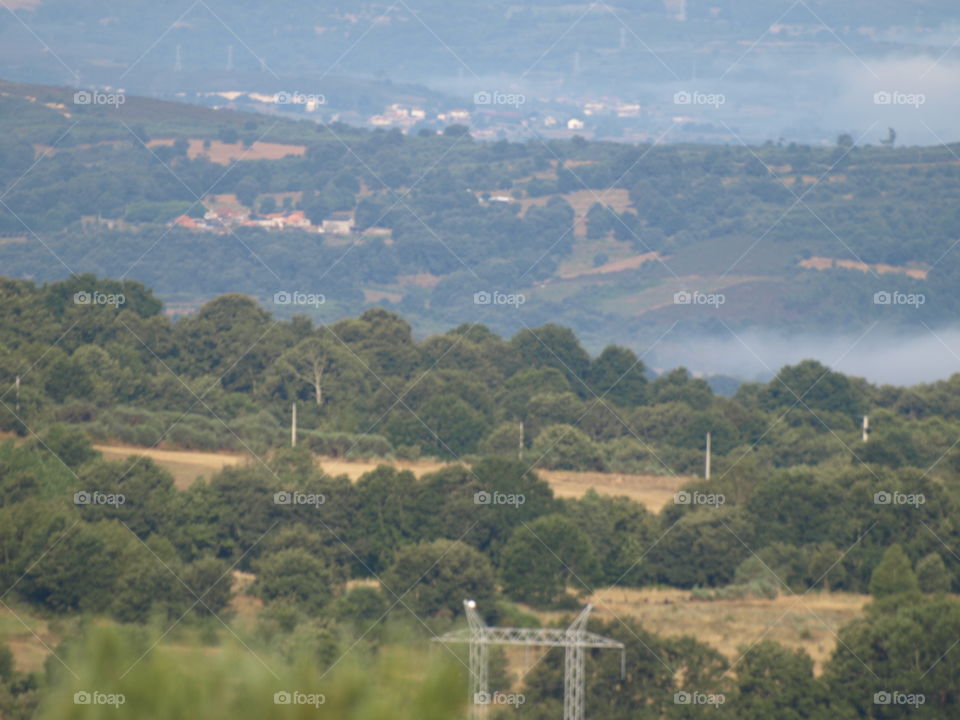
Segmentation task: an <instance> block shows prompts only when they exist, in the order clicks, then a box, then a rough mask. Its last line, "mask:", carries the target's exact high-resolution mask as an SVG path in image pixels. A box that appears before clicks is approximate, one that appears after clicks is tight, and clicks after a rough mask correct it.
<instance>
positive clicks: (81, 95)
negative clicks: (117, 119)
mask: <svg viewBox="0 0 960 720" xmlns="http://www.w3.org/2000/svg"><path fill="white" fill-rule="evenodd" d="M126 101H127V96H126V95H124V94H123V93H103V92H97V91H95V90H77V91H76V92H75V93H74V94H73V104H74V105H112V106H113V107H114V108H118V107H120V106H121V105H123V104H124V103H125V102H126Z"/></svg>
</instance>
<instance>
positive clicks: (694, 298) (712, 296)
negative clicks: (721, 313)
mask: <svg viewBox="0 0 960 720" xmlns="http://www.w3.org/2000/svg"><path fill="white" fill-rule="evenodd" d="M725 302H727V296H726V295H724V294H723V293H702V292H700V291H699V290H694V291H693V292H690V291H688V290H681V291H680V292H676V293H674V294H673V304H674V305H706V306H708V307H714V308H719V307H720V306H721V305H723V304H724V303H725Z"/></svg>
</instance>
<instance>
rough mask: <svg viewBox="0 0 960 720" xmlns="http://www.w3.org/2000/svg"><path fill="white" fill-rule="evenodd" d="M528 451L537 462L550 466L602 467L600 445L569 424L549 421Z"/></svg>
mask: <svg viewBox="0 0 960 720" xmlns="http://www.w3.org/2000/svg"><path fill="white" fill-rule="evenodd" d="M531 453H532V454H533V456H534V458H536V463H537V465H539V466H541V467H545V468H549V469H551V470H603V469H604V467H605V462H604V460H603V455H602V454H601V452H600V449H599V448H598V447H597V445H596V443H594V442H593V441H592V440H591V439H590V438H588V437H587V436H586V435H585V434H584V433H583V431H581V430H579V429H577V428H575V427H573V426H571V425H550V426H549V427H547V428H545V429H544V430H543V432H541V433H540V434H539V435H537V439H536V440H535V441H534V443H533V448H532V449H531Z"/></svg>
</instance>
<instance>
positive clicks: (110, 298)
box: [73, 290, 127, 308]
mask: <svg viewBox="0 0 960 720" xmlns="http://www.w3.org/2000/svg"><path fill="white" fill-rule="evenodd" d="M126 302H127V298H126V296H125V295H124V294H123V293H102V292H99V291H97V290H94V291H93V292H87V291H86V290H81V291H80V292H77V293H74V294H73V304H74V305H110V306H111V307H115V308H118V307H120V306H121V305H124V304H126Z"/></svg>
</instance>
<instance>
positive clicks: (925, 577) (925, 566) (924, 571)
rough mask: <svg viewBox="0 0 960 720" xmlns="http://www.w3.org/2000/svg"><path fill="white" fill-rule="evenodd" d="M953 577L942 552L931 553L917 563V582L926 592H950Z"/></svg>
mask: <svg viewBox="0 0 960 720" xmlns="http://www.w3.org/2000/svg"><path fill="white" fill-rule="evenodd" d="M952 581H953V578H952V577H951V576H950V572H949V571H948V570H947V566H946V564H945V563H944V562H943V557H942V556H941V555H940V553H936V552H933V553H930V554H929V555H927V556H926V557H924V558H922V559H921V560H920V562H918V563H917V582H918V583H919V585H920V590H921V591H922V592H925V593H945V592H950V587H951V585H952V584H953V582H952Z"/></svg>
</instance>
